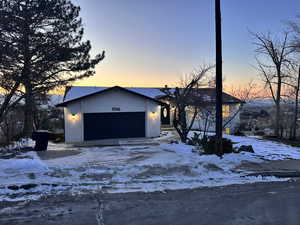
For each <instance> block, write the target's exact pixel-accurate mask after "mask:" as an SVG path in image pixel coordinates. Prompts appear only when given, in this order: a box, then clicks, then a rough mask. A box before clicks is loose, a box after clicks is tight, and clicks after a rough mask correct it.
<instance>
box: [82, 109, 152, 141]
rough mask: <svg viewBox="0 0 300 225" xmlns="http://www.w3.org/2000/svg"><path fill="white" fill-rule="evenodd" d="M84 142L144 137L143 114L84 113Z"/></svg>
mask: <svg viewBox="0 0 300 225" xmlns="http://www.w3.org/2000/svg"><path fill="white" fill-rule="evenodd" d="M83 124H84V140H85V141H92V140H100V139H113V138H137V137H145V136H146V133H145V130H146V129H145V112H118V113H117V112H115V113H84V116H83Z"/></svg>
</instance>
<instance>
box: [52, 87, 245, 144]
mask: <svg viewBox="0 0 300 225" xmlns="http://www.w3.org/2000/svg"><path fill="white" fill-rule="evenodd" d="M201 90H202V91H203V94H201V98H205V99H206V102H207V103H208V105H210V106H211V105H214V104H215V103H214V100H213V99H214V98H213V97H212V96H213V93H214V89H212V88H204V89H201ZM202 100H203V99H202ZM223 100H224V103H225V104H226V105H224V108H225V109H226V111H225V112H224V113H225V114H226V115H229V114H230V110H231V108H236V107H238V105H239V104H241V101H240V100H239V99H236V98H234V97H232V96H230V95H227V94H225V93H224V94H223ZM57 106H58V107H64V118H65V140H66V142H67V143H76V142H77V143H78V142H84V141H92V140H101V139H114V138H135V137H158V136H160V130H161V125H163V126H171V125H172V121H173V116H174V107H173V105H172V103H171V102H170V101H168V100H167V98H166V95H165V94H164V93H163V92H162V91H161V89H160V88H123V87H119V86H115V87H76V86H74V87H68V88H67V89H66V93H65V96H64V100H63V102H62V103H60V104H58V105H57ZM227 111H228V112H227ZM199 115H200V114H199ZM188 116H189V115H188ZM201 120H202V119H201V116H199V118H197V121H196V122H195V124H194V127H193V128H194V129H201V126H200V125H199V124H201ZM235 122H237V121H235ZM197 124H198V125H197Z"/></svg>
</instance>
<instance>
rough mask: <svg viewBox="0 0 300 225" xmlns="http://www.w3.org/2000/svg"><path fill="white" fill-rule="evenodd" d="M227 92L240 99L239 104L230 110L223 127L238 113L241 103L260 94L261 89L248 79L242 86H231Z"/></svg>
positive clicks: (247, 101)
mask: <svg viewBox="0 0 300 225" xmlns="http://www.w3.org/2000/svg"><path fill="white" fill-rule="evenodd" d="M228 92H229V94H230V95H232V96H234V97H236V98H238V99H240V100H241V104H239V106H238V107H237V108H236V109H235V110H234V111H232V113H230V116H229V117H228V118H227V119H226V120H225V121H224V122H223V129H224V128H225V127H226V126H227V125H228V124H229V123H231V122H232V121H233V120H234V119H235V118H236V117H237V116H238V115H239V113H240V112H241V110H242V108H243V103H249V102H250V101H252V100H253V99H255V98H258V97H259V96H261V90H260V88H259V86H258V84H257V83H256V82H255V81H254V80H251V81H249V82H248V83H247V84H246V85H243V86H241V85H240V86H232V87H231V89H230V90H229V91H228Z"/></svg>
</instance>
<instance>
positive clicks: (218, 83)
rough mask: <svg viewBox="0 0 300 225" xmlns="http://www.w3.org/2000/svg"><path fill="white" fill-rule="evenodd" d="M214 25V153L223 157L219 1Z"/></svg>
mask: <svg viewBox="0 0 300 225" xmlns="http://www.w3.org/2000/svg"><path fill="white" fill-rule="evenodd" d="M215 23H216V126H215V127H216V146H215V147H216V153H217V155H218V156H222V155H223V149H222V131H223V126H222V121H223V118H222V117H223V116H222V89H223V87H222V86H223V85H222V26H221V0H215Z"/></svg>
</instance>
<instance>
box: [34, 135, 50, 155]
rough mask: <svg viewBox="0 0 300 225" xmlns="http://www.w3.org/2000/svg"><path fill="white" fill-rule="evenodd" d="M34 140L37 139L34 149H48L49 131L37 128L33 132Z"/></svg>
mask: <svg viewBox="0 0 300 225" xmlns="http://www.w3.org/2000/svg"><path fill="white" fill-rule="evenodd" d="M32 140H34V141H35V146H34V151H46V150H47V147H48V140H49V132H48V131H45V130H37V131H34V132H33V133H32Z"/></svg>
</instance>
